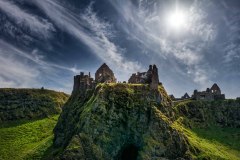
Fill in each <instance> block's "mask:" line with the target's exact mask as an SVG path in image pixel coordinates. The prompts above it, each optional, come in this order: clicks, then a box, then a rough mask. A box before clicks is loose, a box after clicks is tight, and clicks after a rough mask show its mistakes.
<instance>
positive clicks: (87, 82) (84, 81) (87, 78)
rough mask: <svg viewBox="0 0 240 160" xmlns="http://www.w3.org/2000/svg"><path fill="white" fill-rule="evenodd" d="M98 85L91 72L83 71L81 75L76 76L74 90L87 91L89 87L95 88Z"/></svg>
mask: <svg viewBox="0 0 240 160" xmlns="http://www.w3.org/2000/svg"><path fill="white" fill-rule="evenodd" d="M95 86H96V83H95V81H94V80H93V78H91V75H90V72H89V74H88V75H84V73H83V72H81V73H80V75H76V76H74V84H73V92H77V91H80V92H85V91H86V90H87V89H93V88H94V87H95Z"/></svg>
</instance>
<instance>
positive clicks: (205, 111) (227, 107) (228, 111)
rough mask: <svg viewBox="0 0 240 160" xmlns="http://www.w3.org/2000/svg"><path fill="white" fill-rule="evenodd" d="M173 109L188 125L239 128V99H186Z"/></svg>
mask: <svg viewBox="0 0 240 160" xmlns="http://www.w3.org/2000/svg"><path fill="white" fill-rule="evenodd" d="M174 109H175V112H176V113H177V114H178V116H181V117H184V123H185V124H186V125H189V126H190V127H194V126H202V127H207V126H221V127H233V128H240V100H220V101H187V102H182V103H180V104H178V105H176V106H175V108H174Z"/></svg>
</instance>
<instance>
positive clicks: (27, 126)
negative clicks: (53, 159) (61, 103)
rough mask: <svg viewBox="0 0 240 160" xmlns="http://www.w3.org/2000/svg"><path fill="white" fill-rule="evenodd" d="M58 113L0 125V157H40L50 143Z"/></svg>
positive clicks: (4, 158) (6, 159)
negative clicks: (37, 118) (42, 117)
mask: <svg viewBox="0 0 240 160" xmlns="http://www.w3.org/2000/svg"><path fill="white" fill-rule="evenodd" d="M57 119H58V115H55V116H51V117H49V118H44V119H39V120H18V121H15V122H8V123H4V124H1V125H0V159H1V160H10V159H14V160H22V159H32V160H33V159H34V160H36V159H41V158H42V157H43V156H44V155H45V154H46V151H47V149H48V148H49V147H50V146H51V145H52V140H53V128H54V126H55V124H56V123H57Z"/></svg>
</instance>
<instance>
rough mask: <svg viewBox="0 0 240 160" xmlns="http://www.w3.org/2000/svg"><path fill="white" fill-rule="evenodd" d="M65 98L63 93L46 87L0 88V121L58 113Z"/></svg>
mask: <svg viewBox="0 0 240 160" xmlns="http://www.w3.org/2000/svg"><path fill="white" fill-rule="evenodd" d="M67 99H68V95H66V94H64V93H61V92H55V91H51V90H46V89H43V90H42V89H10V88H9V89H6V88H5V89H0V122H5V121H12V120H19V119H32V118H42V117H46V116H48V115H52V114H58V113H60V112H61V107H62V106H63V104H64V103H65V102H66V101H67Z"/></svg>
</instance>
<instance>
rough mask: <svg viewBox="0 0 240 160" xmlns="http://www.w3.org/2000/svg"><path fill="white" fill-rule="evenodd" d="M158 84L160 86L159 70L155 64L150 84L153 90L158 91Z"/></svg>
mask: <svg viewBox="0 0 240 160" xmlns="http://www.w3.org/2000/svg"><path fill="white" fill-rule="evenodd" d="M158 84H159V78H158V68H157V66H156V65H155V64H154V65H153V68H152V74H151V83H150V87H151V89H158Z"/></svg>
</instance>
